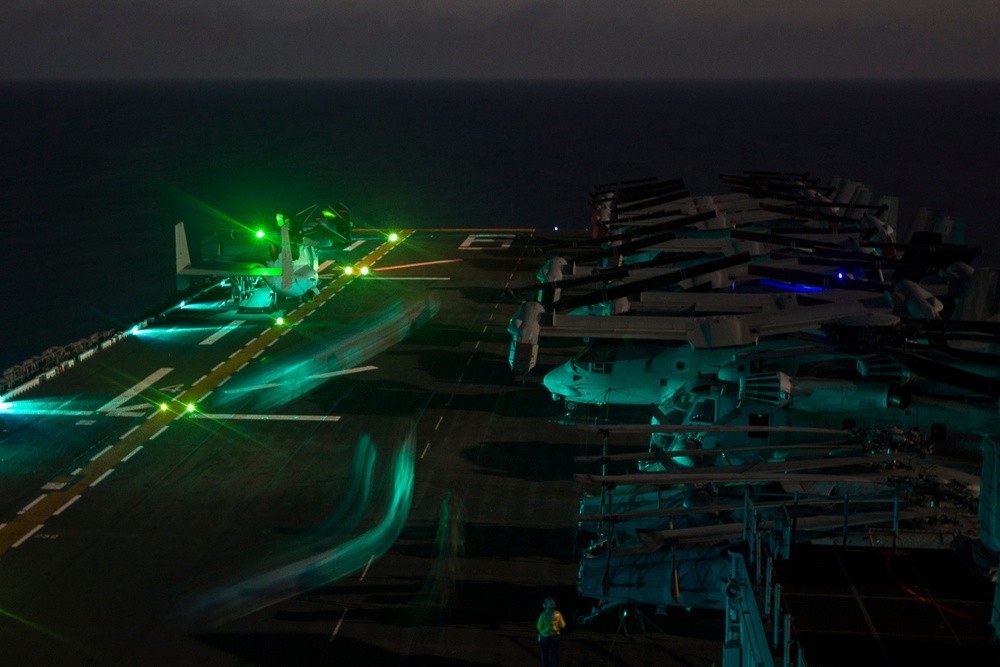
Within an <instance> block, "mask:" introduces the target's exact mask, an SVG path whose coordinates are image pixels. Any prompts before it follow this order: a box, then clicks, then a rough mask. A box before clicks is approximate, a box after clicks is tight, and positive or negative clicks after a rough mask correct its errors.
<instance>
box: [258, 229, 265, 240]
mask: <svg viewBox="0 0 1000 667" xmlns="http://www.w3.org/2000/svg"><path fill="white" fill-rule="evenodd" d="M257 238H259V239H262V238H264V230H263V229H258V230H257Z"/></svg>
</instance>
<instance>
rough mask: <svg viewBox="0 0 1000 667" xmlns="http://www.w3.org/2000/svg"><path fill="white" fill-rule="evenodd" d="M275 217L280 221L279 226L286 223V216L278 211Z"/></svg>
mask: <svg viewBox="0 0 1000 667" xmlns="http://www.w3.org/2000/svg"><path fill="white" fill-rule="evenodd" d="M274 218H275V220H277V221H278V226H279V227H281V226H282V225H284V224H285V216H283V215H282V214H280V213H278V214H277V215H275V216H274Z"/></svg>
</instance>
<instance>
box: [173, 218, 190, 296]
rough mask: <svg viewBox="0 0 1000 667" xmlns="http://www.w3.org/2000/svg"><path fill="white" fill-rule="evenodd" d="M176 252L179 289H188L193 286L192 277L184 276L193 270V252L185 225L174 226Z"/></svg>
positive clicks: (180, 223) (181, 223)
mask: <svg viewBox="0 0 1000 667" xmlns="http://www.w3.org/2000/svg"><path fill="white" fill-rule="evenodd" d="M174 252H175V254H176V257H177V289H179V290H182V289H187V287H188V286H190V284H191V278H190V276H186V275H182V274H183V272H184V271H186V270H187V269H190V268H191V252H190V250H188V242H187V232H186V231H185V230H184V223H183V222H178V223H177V224H176V225H174Z"/></svg>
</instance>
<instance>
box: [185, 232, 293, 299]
mask: <svg viewBox="0 0 1000 667" xmlns="http://www.w3.org/2000/svg"><path fill="white" fill-rule="evenodd" d="M174 246H175V250H176V258H177V275H178V276H219V277H226V276H259V277H267V276H280V275H281V268H280V267H269V266H261V265H260V264H255V263H252V262H199V263H198V265H197V266H195V265H194V264H192V262H191V252H190V250H189V249H188V242H187V233H186V231H185V230H184V223H183V222H178V223H177V224H176V225H174ZM178 284H179V283H178Z"/></svg>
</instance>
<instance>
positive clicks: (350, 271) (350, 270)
mask: <svg viewBox="0 0 1000 667" xmlns="http://www.w3.org/2000/svg"><path fill="white" fill-rule="evenodd" d="M353 274H354V267H353V266H345V267H344V275H345V276H350V275H353Z"/></svg>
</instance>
